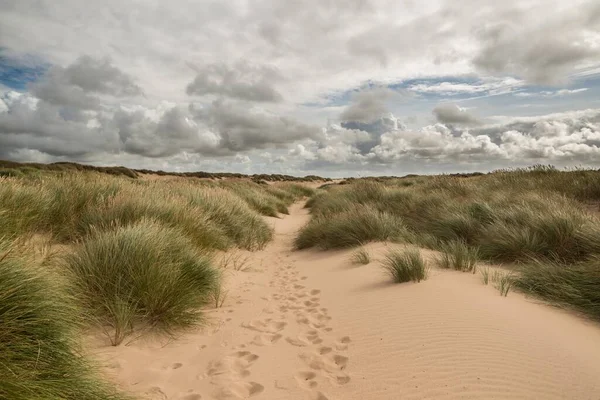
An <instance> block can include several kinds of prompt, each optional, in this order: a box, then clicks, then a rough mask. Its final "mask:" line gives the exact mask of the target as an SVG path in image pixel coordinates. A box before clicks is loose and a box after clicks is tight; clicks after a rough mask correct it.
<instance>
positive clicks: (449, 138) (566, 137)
mask: <svg viewBox="0 0 600 400" xmlns="http://www.w3.org/2000/svg"><path fill="white" fill-rule="evenodd" d="M366 158H367V159H368V160H369V161H370V162H372V163H382V164H398V163H402V162H409V161H411V160H412V161H417V160H420V161H425V160H427V162H436V163H442V162H449V163H471V164H479V165H481V166H485V165H486V163H495V165H514V163H530V164H531V163H536V162H541V161H543V162H556V163H559V164H560V163H565V162H573V161H579V162H587V163H591V164H594V165H598V164H600V110H586V111H585V112H584V111H581V112H575V113H563V114H555V115H548V116H540V117H527V118H523V119H514V120H511V121H508V122H507V123H505V124H497V125H491V126H487V127H481V128H477V129H473V130H467V129H464V130H459V131H453V130H451V129H450V128H449V127H447V126H445V125H443V124H436V125H431V126H426V127H423V128H421V129H419V130H414V131H413V130H397V131H391V132H387V133H385V134H383V135H382V136H381V144H379V145H377V146H375V147H374V148H373V149H372V150H371V152H370V153H369V154H367V155H366Z"/></svg>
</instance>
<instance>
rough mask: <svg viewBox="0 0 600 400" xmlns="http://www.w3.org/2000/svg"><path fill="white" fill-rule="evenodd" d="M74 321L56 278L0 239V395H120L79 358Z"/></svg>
mask: <svg viewBox="0 0 600 400" xmlns="http://www.w3.org/2000/svg"><path fill="white" fill-rule="evenodd" d="M78 322H80V312H79V309H78V308H77V307H76V305H75V302H74V301H73V299H72V298H70V297H69V296H68V295H67V291H66V289H65V287H64V284H63V283H62V281H61V280H60V279H58V277H54V276H52V275H50V274H48V273H47V272H45V271H43V270H41V269H40V268H37V266H36V265H35V262H34V261H33V260H31V259H29V258H27V257H26V256H24V255H22V252H21V249H17V248H12V249H11V248H8V247H7V243H5V242H3V241H1V240H0V398H2V399H11V400H30V399H40V400H46V399H47V400H54V399H67V400H79V399H90V400H103V399H114V400H116V399H119V398H123V397H122V396H120V395H119V394H117V393H116V392H115V391H113V390H111V389H110V388H109V386H107V385H106V384H105V383H103V382H102V381H100V380H99V379H98V378H97V377H96V376H95V375H94V369H93V368H92V366H91V365H90V364H89V363H88V362H87V361H86V360H85V359H83V358H82V356H81V354H80V351H79V346H78V343H77V342H76V340H75V338H76V337H77V336H78V334H79V333H80V332H79V328H80V327H79V325H78Z"/></svg>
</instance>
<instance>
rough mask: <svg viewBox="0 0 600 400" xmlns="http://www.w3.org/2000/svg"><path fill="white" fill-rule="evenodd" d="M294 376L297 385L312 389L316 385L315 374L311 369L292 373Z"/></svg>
mask: <svg viewBox="0 0 600 400" xmlns="http://www.w3.org/2000/svg"><path fill="white" fill-rule="evenodd" d="M294 378H296V382H298V386H300V387H301V388H303V389H314V388H315V387H317V381H315V379H316V378H317V374H316V373H314V372H312V371H300V372H298V373H296V374H295V375H294Z"/></svg>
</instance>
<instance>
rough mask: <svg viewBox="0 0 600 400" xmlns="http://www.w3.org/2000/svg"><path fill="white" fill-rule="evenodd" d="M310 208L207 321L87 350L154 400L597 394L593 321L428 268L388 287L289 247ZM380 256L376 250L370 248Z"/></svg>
mask: <svg viewBox="0 0 600 400" xmlns="http://www.w3.org/2000/svg"><path fill="white" fill-rule="evenodd" d="M307 220H308V215H307V212H306V210H303V209H301V208H300V206H299V205H295V206H294V207H292V209H291V215H290V216H287V217H285V218H284V219H280V220H278V219H271V220H270V221H272V223H273V224H274V226H275V230H276V238H275V240H274V242H273V243H272V244H271V245H269V247H268V248H267V249H266V250H265V251H262V252H258V253H254V254H252V255H251V261H250V263H249V265H251V267H252V270H251V271H246V272H238V271H231V272H230V273H229V274H228V286H229V290H230V295H229V297H228V299H227V301H226V303H225V306H224V307H223V308H220V309H217V310H213V311H212V312H211V313H210V318H211V321H212V323H211V326H210V327H208V328H206V329H204V330H203V331H198V332H193V333H189V334H186V335H184V336H182V337H181V338H179V339H178V340H176V341H171V342H167V341H162V342H160V341H148V340H146V341H142V340H138V341H135V342H133V343H131V344H129V345H127V346H121V347H118V348H112V347H109V346H105V345H100V344H98V345H97V346H96V348H95V349H94V352H95V353H96V354H97V355H98V358H99V359H100V360H101V361H102V362H103V363H104V365H106V370H107V371H108V372H109V373H110V374H112V375H113V376H114V379H115V380H116V381H117V382H119V384H120V385H121V386H122V387H123V388H125V389H127V390H130V391H132V392H134V393H137V394H140V395H142V397H146V398H151V399H185V400H197V399H229V398H232V399H238V398H252V399H254V398H256V399H274V400H275V399H277V400H278V399H319V400H326V399H371V400H375V399H508V398H510V399H600V326H598V325H597V324H594V323H591V322H587V321H584V320H582V319H581V318H578V317H575V316H573V315H570V314H568V313H566V312H563V311H560V310H556V309H553V308H550V307H548V306H545V305H541V304H536V303H535V302H534V301H532V300H528V299H525V298H524V297H523V296H522V295H520V294H517V293H512V292H511V293H510V294H509V296H508V297H507V298H503V297H500V295H499V294H498V292H497V291H496V290H495V289H493V288H491V287H488V286H484V285H483V284H482V283H481V282H480V280H479V277H478V276H477V275H475V276H474V275H470V274H467V273H460V272H450V271H441V270H437V269H433V270H432V271H431V277H430V278H429V279H428V280H427V281H424V282H421V283H418V284H412V283H409V284H402V285H391V284H389V283H387V282H388V280H387V278H386V277H385V276H384V275H383V274H382V273H381V271H380V269H379V268H378V264H377V262H372V263H371V264H370V265H367V266H358V267H357V266H352V265H350V263H349V262H348V257H349V255H350V254H351V252H352V251H351V250H349V251H336V252H318V251H313V250H311V251H303V252H292V251H291V240H292V238H293V236H294V233H295V232H296V231H297V229H298V228H299V227H301V226H302V225H303V224H305V223H306V221H307ZM369 247H370V249H371V251H372V253H373V254H374V255H376V258H377V257H381V255H382V254H383V253H384V252H385V250H386V248H385V247H386V246H385V245H384V244H373V245H371V246H369Z"/></svg>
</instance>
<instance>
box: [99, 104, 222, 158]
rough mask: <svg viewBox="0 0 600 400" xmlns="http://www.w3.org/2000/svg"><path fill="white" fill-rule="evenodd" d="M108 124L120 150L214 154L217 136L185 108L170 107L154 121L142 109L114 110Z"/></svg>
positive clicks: (150, 153) (148, 153) (144, 153)
mask: <svg viewBox="0 0 600 400" xmlns="http://www.w3.org/2000/svg"><path fill="white" fill-rule="evenodd" d="M110 125H111V126H112V127H113V128H114V130H115V131H116V132H117V133H118V136H119V139H120V142H121V144H122V150H123V151H125V152H127V153H130V154H138V155H142V156H145V157H166V156H173V155H175V154H178V153H183V152H188V153H200V154H207V155H208V154H216V153H218V152H219V145H220V137H219V136H218V135H217V134H215V133H213V132H211V131H210V130H208V129H205V128H204V127H203V126H199V125H198V124H196V123H195V122H194V121H193V119H192V116H191V115H190V114H189V113H188V112H187V110H185V109H181V108H179V107H174V108H171V109H169V110H167V111H166V112H164V114H163V115H162V116H161V117H160V119H158V120H154V119H152V118H150V117H149V116H148V115H146V114H145V113H144V112H143V111H136V112H133V113H128V112H125V111H122V110H120V111H118V112H117V113H116V114H115V116H114V118H113V120H112V121H111V123H110Z"/></svg>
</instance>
